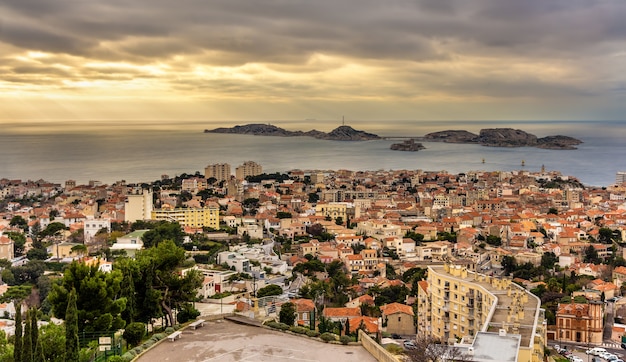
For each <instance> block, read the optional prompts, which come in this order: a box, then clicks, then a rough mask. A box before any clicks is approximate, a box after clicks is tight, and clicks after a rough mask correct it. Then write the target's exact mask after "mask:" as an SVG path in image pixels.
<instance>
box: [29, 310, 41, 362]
mask: <svg viewBox="0 0 626 362" xmlns="http://www.w3.org/2000/svg"><path fill="white" fill-rule="evenodd" d="M30 339H31V341H30V342H31V344H32V345H33V361H37V360H38V356H37V352H36V350H37V343H38V342H39V326H38V325H37V308H32V309H31V311H30Z"/></svg>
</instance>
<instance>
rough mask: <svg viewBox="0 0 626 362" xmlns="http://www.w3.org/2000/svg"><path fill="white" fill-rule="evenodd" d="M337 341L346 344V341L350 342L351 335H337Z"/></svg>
mask: <svg viewBox="0 0 626 362" xmlns="http://www.w3.org/2000/svg"><path fill="white" fill-rule="evenodd" d="M339 342H341V344H348V343H350V342H352V337H350V336H341V337H339Z"/></svg>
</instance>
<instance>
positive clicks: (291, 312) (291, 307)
mask: <svg viewBox="0 0 626 362" xmlns="http://www.w3.org/2000/svg"><path fill="white" fill-rule="evenodd" d="M278 318H279V319H280V322H281V323H285V324H286V325H288V326H293V325H294V324H295V323H296V305H295V304H293V303H291V302H288V303H284V304H283V305H282V306H281V307H280V313H279V314H278Z"/></svg>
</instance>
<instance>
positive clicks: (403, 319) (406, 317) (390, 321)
mask: <svg viewBox="0 0 626 362" xmlns="http://www.w3.org/2000/svg"><path fill="white" fill-rule="evenodd" d="M380 311H381V313H382V319H383V325H384V326H386V331H387V332H389V333H396V334H399V335H404V336H408V335H414V334H415V322H414V318H413V316H414V315H415V314H414V313H413V308H411V306H409V305H406V304H401V303H391V304H386V305H383V306H381V307H380Z"/></svg>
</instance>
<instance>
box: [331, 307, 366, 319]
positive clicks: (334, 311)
mask: <svg viewBox="0 0 626 362" xmlns="http://www.w3.org/2000/svg"><path fill="white" fill-rule="evenodd" d="M322 314H323V315H324V317H360V316H361V308H359V307H355V308H345V307H344V308H329V307H327V308H324V312H322Z"/></svg>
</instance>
